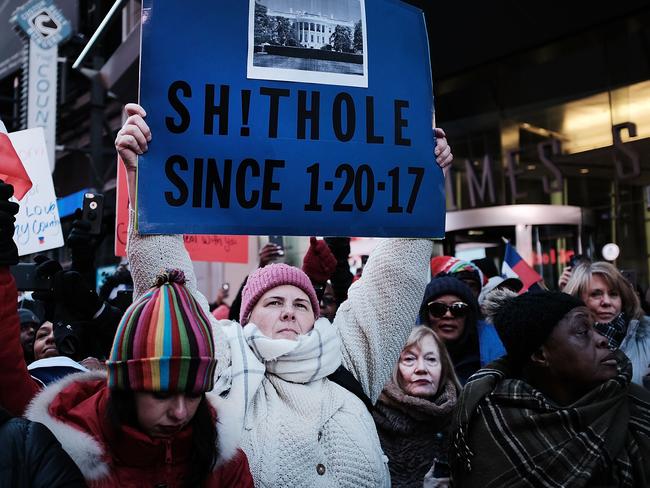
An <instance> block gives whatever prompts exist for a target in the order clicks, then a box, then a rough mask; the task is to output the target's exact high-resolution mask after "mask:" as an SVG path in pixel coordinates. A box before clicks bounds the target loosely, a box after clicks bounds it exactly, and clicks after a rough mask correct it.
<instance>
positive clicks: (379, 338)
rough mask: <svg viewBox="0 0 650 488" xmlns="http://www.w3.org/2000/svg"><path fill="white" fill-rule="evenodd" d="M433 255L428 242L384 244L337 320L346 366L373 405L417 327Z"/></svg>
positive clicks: (343, 305) (358, 282)
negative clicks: (413, 329)
mask: <svg viewBox="0 0 650 488" xmlns="http://www.w3.org/2000/svg"><path fill="white" fill-rule="evenodd" d="M432 250H433V243H432V241H429V240H424V239H386V240H382V241H381V242H380V243H379V244H378V245H377V247H376V248H375V250H374V251H373V253H372V255H371V256H370V258H369V259H368V262H367V264H366V266H365V267H364V269H363V275H362V276H361V278H360V279H359V280H358V281H356V282H355V283H353V284H352V286H351V287H350V290H349V292H348V299H347V300H346V301H345V302H343V304H341V307H340V308H339V310H338V312H337V314H336V318H335V319H334V324H335V325H337V326H338V329H339V334H340V336H341V342H342V343H343V364H344V366H345V367H346V368H348V369H349V370H350V371H351V372H352V374H354V376H355V377H356V378H357V380H358V381H359V382H360V383H361V386H363V389H364V391H365V392H366V394H367V395H368V396H369V397H370V400H371V401H372V402H373V403H374V402H375V401H376V400H377V398H379V394H380V393H381V391H382V389H383V388H384V385H385V384H386V381H387V380H388V378H389V377H390V375H391V373H392V371H393V367H394V366H395V363H396V362H397V358H398V356H399V353H400V351H401V350H402V347H403V346H404V344H405V343H406V339H407V338H408V335H409V333H410V331H411V329H412V328H413V326H414V325H415V323H416V319H417V315H418V310H419V308H420V303H421V301H422V296H423V295H424V288H425V287H426V284H427V277H428V263H429V260H430V258H431V252H432Z"/></svg>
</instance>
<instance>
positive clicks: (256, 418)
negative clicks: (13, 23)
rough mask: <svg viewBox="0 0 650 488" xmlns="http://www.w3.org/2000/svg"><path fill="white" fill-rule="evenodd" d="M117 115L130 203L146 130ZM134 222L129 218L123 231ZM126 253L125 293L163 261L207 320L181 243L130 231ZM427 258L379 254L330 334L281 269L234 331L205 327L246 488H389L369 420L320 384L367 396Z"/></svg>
mask: <svg viewBox="0 0 650 488" xmlns="http://www.w3.org/2000/svg"><path fill="white" fill-rule="evenodd" d="M126 110H127V113H128V114H129V118H128V119H127V122H126V124H125V125H124V127H123V128H122V129H121V130H120V132H119V133H118V137H117V139H116V147H117V149H118V151H119V153H120V156H121V157H122V160H123V161H124V163H125V166H126V169H127V181H128V182H129V194H130V196H131V198H133V195H134V193H133V192H134V189H135V177H136V160H137V154H142V153H143V152H144V151H146V150H147V141H149V140H151V132H150V130H149V127H148V126H147V125H146V123H145V122H144V119H143V117H144V116H145V112H144V110H143V109H142V108H141V107H139V106H137V105H134V104H129V105H127V107H126ZM436 135H437V136H438V137H439V141H438V144H437V147H436V154H437V155H438V160H439V162H440V164H441V165H446V164H448V163H449V162H450V160H451V153H450V150H449V147H448V146H447V144H446V140H445V139H444V133H443V132H442V131H441V130H437V131H436ZM145 178H146V175H143V174H139V175H138V179H139V181H143V180H144V179H145ZM133 217H134V215H133V211H131V212H130V218H131V222H133ZM128 250H129V261H130V263H131V266H132V273H133V278H134V283H135V290H136V295H139V294H141V293H142V292H143V284H144V283H146V282H147V281H149V280H150V278H151V276H153V275H154V274H155V273H157V270H158V268H159V267H160V265H161V263H164V264H165V265H167V266H173V267H178V268H180V269H182V270H184V272H185V274H186V276H187V277H188V284H189V287H190V289H191V290H192V292H193V293H194V294H195V296H196V297H197V300H198V301H199V303H200V304H201V306H202V308H203V310H207V301H206V300H205V298H204V297H203V296H202V295H201V294H200V293H199V292H198V291H197V290H196V281H195V277H194V273H193V270H192V263H191V261H190V259H189V256H188V254H187V251H186V250H185V248H184V246H183V240H182V236H157V235H150V236H143V235H140V234H138V233H137V232H136V231H135V230H134V229H133V226H132V225H131V226H130V234H129V246H128ZM432 250H433V245H432V242H431V241H430V240H424V239H394V240H387V241H384V242H383V243H381V244H379V245H378V247H377V248H376V249H375V252H374V255H373V257H372V258H371V259H369V261H368V265H367V268H366V270H365V271H364V275H363V278H362V279H361V280H359V281H358V282H357V283H355V284H354V285H353V286H352V287H351V288H350V290H349V295H348V300H347V301H346V302H345V303H343V305H341V307H340V308H339V311H338V313H337V315H336V319H335V321H334V324H333V325H332V323H330V322H329V321H328V320H327V319H324V318H320V319H319V318H318V317H319V314H320V312H319V308H320V307H319V304H318V300H317V298H316V292H315V290H314V288H313V286H312V284H311V282H310V281H309V278H308V277H307V276H306V275H305V273H304V272H303V271H302V270H300V269H298V268H295V267H292V266H288V265H286V264H282V263H278V264H270V265H268V266H266V267H263V268H258V269H257V270H256V271H255V272H253V273H252V274H251V275H250V276H249V278H248V281H247V283H246V286H245V287H244V290H243V293H242V303H241V310H240V323H241V325H240V324H238V323H236V322H230V323H228V322H226V321H221V322H219V323H218V324H217V323H216V321H215V323H214V325H216V327H215V328H214V329H213V330H214V334H215V340H216V344H217V348H219V347H223V346H222V345H221V344H222V341H223V340H224V337H223V334H224V333H225V334H226V335H227V336H228V338H229V342H228V344H229V346H230V347H229V348H228V350H227V354H228V356H229V357H230V361H229V363H227V364H226V365H227V366H228V367H227V369H226V370H220V371H219V372H218V375H219V382H218V384H217V387H216V388H215V390H216V391H219V392H222V393H224V394H226V392H228V394H227V399H226V401H227V402H229V404H230V405H236V406H237V408H239V410H240V411H241V413H242V416H243V421H244V436H243V442H242V447H243V449H244V451H245V452H246V454H247V455H248V458H249V460H250V463H251V471H252V474H253V478H254V480H255V483H256V485H257V486H355V487H377V486H388V485H389V483H390V481H389V473H388V469H387V466H386V462H385V457H384V455H383V453H382V451H381V448H380V444H379V439H378V437H377V431H376V428H375V426H374V423H373V421H372V417H371V416H370V414H369V413H368V412H367V409H366V407H365V405H364V404H363V403H362V402H361V401H359V398H358V397H357V396H356V395H355V394H354V393H352V392H350V391H349V390H347V389H345V388H343V387H341V386H339V385H337V384H335V383H334V382H332V381H330V380H328V379H326V376H327V375H328V374H330V373H332V372H333V371H335V370H336V369H337V368H338V367H339V365H341V364H343V365H344V366H345V367H346V368H347V369H348V370H349V371H350V372H352V374H353V375H354V377H355V378H356V380H357V381H358V382H359V383H360V384H361V386H362V387H363V391H364V392H365V394H366V395H367V396H368V397H370V398H371V400H376V399H377V398H378V396H379V394H380V392H381V390H382V389H383V386H384V384H385V382H386V380H387V379H388V377H389V376H390V374H391V371H392V369H393V367H394V364H395V359H396V358H397V356H398V354H399V351H400V350H401V348H402V345H403V344H404V342H405V340H406V338H407V335H408V333H409V332H410V329H411V327H412V323H413V320H414V318H415V317H416V315H417V310H418V306H419V300H418V299H417V298H416V297H420V296H422V295H421V294H422V292H423V290H424V286H425V282H426V271H427V263H428V261H429V259H430V256H431V252H432ZM242 326H243V327H242ZM219 336H221V337H219Z"/></svg>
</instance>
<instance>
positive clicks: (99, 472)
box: [25, 372, 242, 482]
mask: <svg viewBox="0 0 650 488" xmlns="http://www.w3.org/2000/svg"><path fill="white" fill-rule="evenodd" d="M105 383H106V375H105V374H104V373H97V372H88V373H77V374H71V375H69V376H66V377H65V378H63V379H61V380H60V381H58V382H56V383H53V384H51V385H50V386H48V387H47V388H45V389H44V390H43V391H42V392H41V393H39V394H38V395H37V396H36V397H35V398H34V400H33V401H32V402H31V404H30V406H29V407H28V409H27V411H26V413H25V416H26V417H27V418H28V419H29V420H32V421H36V422H40V423H42V424H43V425H45V426H46V427H48V428H49V429H50V431H51V432H52V433H53V434H54V436H55V437H56V438H57V439H58V440H59V442H60V443H61V445H62V446H63V449H64V450H65V451H66V452H67V453H68V454H69V455H70V457H71V458H72V459H73V461H74V462H75V463H76V464H77V466H78V467H79V469H80V470H81V472H82V474H83V475H84V478H85V479H86V480H87V481H91V482H98V481H101V480H102V479H104V478H106V477H109V476H110V475H111V464H112V463H111V460H110V459H107V453H106V452H107V450H106V448H105V442H106V440H105V439H103V438H102V434H101V431H100V429H97V431H96V432H93V431H90V430H93V429H88V430H89V431H86V432H84V431H83V430H81V427H79V426H78V425H74V424H73V423H68V422H66V421H65V420H62V419H60V418H57V417H55V416H53V415H52V413H51V411H50V407H51V405H52V404H53V402H55V400H57V397H59V396H60V395H61V394H62V393H63V394H64V395H66V396H68V395H69V396H70V398H75V399H77V400H80V401H89V400H90V401H92V399H93V398H92V397H94V396H95V395H100V394H105V391H103V390H104V388H106V386H105ZM71 392H73V393H76V394H77V395H70V393H71ZM86 393H87V394H86ZM206 398H207V400H208V401H209V403H210V405H211V406H212V407H213V408H214V409H215V411H216V412H217V433H218V435H217V438H218V446H217V447H218V450H219V457H218V459H217V463H216V464H215V470H216V469H217V468H219V467H221V466H223V465H224V464H226V463H227V462H228V461H230V460H232V459H233V458H234V457H235V456H236V454H237V450H238V447H239V438H240V435H241V429H242V423H241V420H240V419H239V418H238V416H237V415H228V414H229V409H228V408H227V407H225V403H224V402H223V400H222V399H221V398H220V397H218V396H217V395H214V394H209V393H207V394H206ZM59 400H60V399H59ZM78 403H80V402H78ZM78 403H75V404H72V405H71V407H76V406H77V404H78ZM92 412H96V410H94V409H88V413H89V414H90V415H92ZM95 415H96V416H99V415H101V414H95ZM97 421H98V423H99V421H101V419H97ZM89 423H92V422H89Z"/></svg>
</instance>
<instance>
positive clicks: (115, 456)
mask: <svg viewBox="0 0 650 488" xmlns="http://www.w3.org/2000/svg"><path fill="white" fill-rule="evenodd" d="M108 392H109V390H108V388H107V387H106V377H105V376H103V375H102V374H100V373H92V372H91V373H79V374H72V375H69V376H66V377H65V378H63V379H61V380H60V381H58V382H56V383H54V384H51V385H49V386H48V387H47V388H45V389H44V390H43V391H42V392H41V393H40V394H38V395H37V396H36V398H35V399H34V401H33V403H32V404H31V405H30V407H29V408H28V410H27V413H26V417H27V418H28V419H30V420H33V421H37V422H41V423H42V424H44V425H45V426H46V427H48V428H49V429H50V430H51V431H52V433H53V434H54V435H55V436H56V438H57V439H58V440H59V442H60V443H61V445H62V446H63V448H64V449H65V450H66V452H67V453H68V454H69V455H70V457H71V458H72V459H73V461H74V462H75V463H76V464H77V466H78V467H79V469H80V470H81V472H82V474H83V475H84V478H85V480H86V483H88V486H90V487H93V488H100V487H101V488H104V487H116V486H119V487H122V488H128V487H133V488H135V487H138V488H140V487H143V486H166V487H168V488H173V487H181V486H187V485H186V482H187V477H188V471H189V469H190V467H189V461H190V460H189V456H190V452H191V436H192V431H191V427H188V428H186V429H184V430H182V431H181V432H179V433H178V434H176V435H175V436H174V437H173V438H171V439H162V438H151V437H149V436H148V435H146V434H144V433H143V432H141V431H139V430H137V429H134V428H132V427H129V426H122V427H121V428H120V432H119V434H121V435H118V433H117V432H116V431H115V430H114V428H113V427H112V425H111V424H110V422H109V420H108V415H107V402H108ZM208 397H209V400H210V402H211V404H212V405H213V406H214V405H215V403H216V402H218V399H215V398H214V397H213V396H212V395H208ZM216 410H217V411H218V412H219V415H218V417H219V421H218V422H217V431H218V446H217V448H218V450H219V457H218V460H217V465H216V467H215V470H214V471H213V472H212V474H211V475H210V476H209V478H208V479H207V480H206V481H205V482H204V483H203V485H202V486H204V487H252V486H253V478H252V476H251V474H250V470H249V467H248V460H247V459H246V456H245V455H244V453H243V452H242V451H241V450H239V449H238V448H237V443H238V441H239V432H240V429H241V424H239V423H237V422H233V421H228V420H227V419H226V416H225V415H222V414H221V413H222V412H221V411H220V410H219V409H218V408H216Z"/></svg>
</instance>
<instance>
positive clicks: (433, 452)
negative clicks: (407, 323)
mask: <svg viewBox="0 0 650 488" xmlns="http://www.w3.org/2000/svg"><path fill="white" fill-rule="evenodd" d="M459 392H460V384H459V383H458V379H457V378H456V374H455V373H454V366H453V364H452V363H451V359H450V357H449V354H448V353H447V350H446V349H445V345H444V343H443V342H442V341H441V340H440V339H439V338H438V336H437V335H436V333H435V332H433V331H432V330H431V329H430V328H429V327H425V326H419V327H416V328H414V329H413V330H412V331H411V334H410V335H409V337H408V339H407V341H406V345H405V346H404V349H402V352H401V353H400V356H399V360H398V362H397V364H396V365H395V368H394V370H393V375H392V377H391V379H390V380H389V381H388V383H386V386H385V387H384V390H383V391H382V393H381V395H380V396H379V400H378V401H377V404H376V405H375V408H374V409H373V412H372V416H373V418H374V420H375V424H376V425H377V432H378V433H379V440H380V441H381V446H382V448H383V449H384V452H385V453H386V455H387V456H388V468H389V469H390V477H391V485H392V486H393V488H395V487H411V486H422V484H423V482H424V479H425V475H427V473H428V472H429V471H431V473H429V476H428V478H429V479H428V480H427V481H428V483H429V484H430V485H433V484H434V483H435V484H436V485H433V486H440V485H441V484H442V483H448V481H449V480H448V479H447V478H448V476H449V475H448V473H447V474H446V475H445V476H444V479H440V478H437V477H435V476H434V473H436V474H437V473H438V472H442V470H441V469H440V468H441V467H446V466H448V459H447V450H448V444H449V439H448V429H449V426H450V424H451V418H452V413H453V409H454V407H455V406H456V400H457V398H458V394H459Z"/></svg>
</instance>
